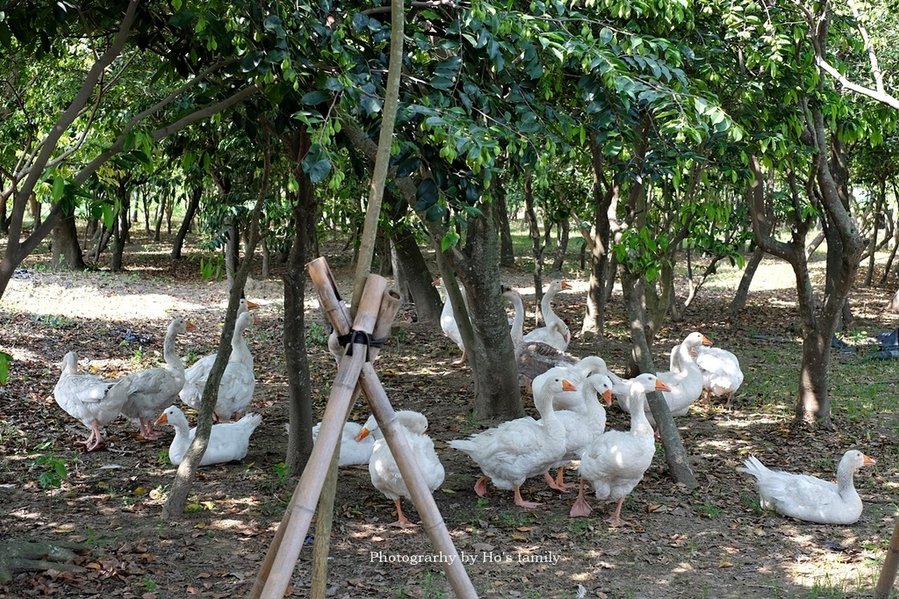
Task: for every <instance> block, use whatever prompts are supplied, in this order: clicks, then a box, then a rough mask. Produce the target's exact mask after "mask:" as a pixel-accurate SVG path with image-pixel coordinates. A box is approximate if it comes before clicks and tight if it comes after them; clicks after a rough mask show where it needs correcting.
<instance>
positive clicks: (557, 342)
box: [524, 279, 571, 351]
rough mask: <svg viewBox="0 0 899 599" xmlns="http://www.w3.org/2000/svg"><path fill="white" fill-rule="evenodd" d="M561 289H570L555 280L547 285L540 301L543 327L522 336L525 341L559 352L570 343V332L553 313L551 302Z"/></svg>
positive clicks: (564, 281)
mask: <svg viewBox="0 0 899 599" xmlns="http://www.w3.org/2000/svg"><path fill="white" fill-rule="evenodd" d="M561 289H571V285H569V284H568V281H566V280H564V279H563V280H561V281H560V280H558V279H557V280H555V281H552V282H551V283H550V284H549V288H548V289H547V290H546V293H544V294H543V298H542V299H541V300H540V311H541V312H542V313H543V323H544V326H542V327H538V328H536V329H534V330H533V331H531V332H529V333H528V334H527V335H525V336H524V340H525V341H540V342H543V343H546V344H547V345H551V346H553V347H554V348H556V349H557V350H559V351H565V350H566V349H567V348H568V344H569V343H570V342H571V330H570V329H569V328H568V325H567V324H565V321H564V320H562V319H561V318H560V317H559V315H558V314H556V313H555V312H554V311H553V307H552V302H553V299H555V297H556V294H557V293H558V292H559V290H561Z"/></svg>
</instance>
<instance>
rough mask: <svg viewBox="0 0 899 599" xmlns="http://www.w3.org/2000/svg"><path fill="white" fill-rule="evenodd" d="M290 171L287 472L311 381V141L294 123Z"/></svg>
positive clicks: (308, 439)
mask: <svg viewBox="0 0 899 599" xmlns="http://www.w3.org/2000/svg"><path fill="white" fill-rule="evenodd" d="M284 143H285V146H286V147H287V154H288V157H289V159H290V162H291V165H292V168H293V175H294V178H295V179H296V181H297V182H298V183H299V188H298V189H297V191H296V193H295V194H294V198H293V202H294V204H293V224H294V238H293V243H292V245H291V247H290V254H289V256H288V259H287V268H286V270H285V271H284V275H283V279H284V361H285V366H286V370H287V385H288V394H289V398H290V403H289V409H288V412H289V416H290V433H289V435H288V440H287V455H286V456H285V458H284V461H285V462H286V463H287V468H288V472H290V473H291V475H293V476H298V475H299V474H300V473H301V472H302V471H303V468H304V467H305V465H306V461H307V460H308V459H309V455H310V454H311V453H312V426H313V425H314V424H315V423H314V422H313V416H312V382H311V380H310V378H309V360H308V358H307V356H306V335H305V330H306V324H305V315H304V312H305V311H304V303H305V300H306V292H305V289H306V263H307V262H309V260H310V259H311V258H312V257H313V256H311V255H310V247H311V242H312V239H313V237H315V223H316V221H317V218H318V204H317V200H316V197H315V189H314V187H313V185H312V181H310V180H309V175H307V174H306V172H305V171H304V170H303V164H302V162H303V159H304V158H305V157H306V153H307V152H308V151H309V148H310V146H311V145H312V140H311V139H310V138H309V133H308V131H307V130H306V129H304V128H300V129H297V130H296V131H294V132H293V133H290V134H289V135H288V136H287V137H286V139H285V140H284Z"/></svg>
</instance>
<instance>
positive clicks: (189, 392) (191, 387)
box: [178, 299, 257, 410]
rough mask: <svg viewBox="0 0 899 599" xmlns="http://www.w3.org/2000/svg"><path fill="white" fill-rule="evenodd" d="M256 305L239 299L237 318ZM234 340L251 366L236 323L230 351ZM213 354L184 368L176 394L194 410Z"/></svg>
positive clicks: (251, 355)
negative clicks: (182, 380) (181, 386)
mask: <svg viewBox="0 0 899 599" xmlns="http://www.w3.org/2000/svg"><path fill="white" fill-rule="evenodd" d="M256 307H257V305H256V304H254V303H253V302H250V301H247V300H246V299H241V300H240V304H239V305H238V306H237V318H240V316H241V314H244V313H245V312H247V310H252V309H253V308H256ZM235 323H236V321H235ZM235 342H237V343H239V344H240V345H242V349H245V350H246V353H245V354H243V355H244V359H247V358H248V359H249V365H250V368H252V367H253V354H251V353H250V350H249V348H248V347H247V343H246V341H245V340H244V338H243V335H242V334H241V332H240V331H238V329H237V325H236V324H235V326H234V333H233V335H232V336H231V348H232V349H231V351H232V352H233V351H234V347H235V345H234V344H235ZM215 356H216V355H215V354H209V355H206V356H203V357H202V358H200V359H199V360H197V361H196V362H194V363H193V364H192V365H191V366H190V367H189V368H186V369H185V370H184V387H183V388H182V389H181V391H180V392H178V396H179V397H180V398H181V401H183V402H184V403H185V404H186V405H188V406H190V407H192V408H193V409H195V410H197V409H199V408H200V400H201V399H202V398H203V388H204V387H205V386H206V379H208V378H209V372H210V371H211V370H212V365H213V364H215Z"/></svg>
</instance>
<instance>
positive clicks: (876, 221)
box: [865, 179, 887, 287]
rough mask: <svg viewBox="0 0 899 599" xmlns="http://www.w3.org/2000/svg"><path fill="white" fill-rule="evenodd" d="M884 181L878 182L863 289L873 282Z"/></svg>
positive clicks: (884, 188) (884, 193)
mask: <svg viewBox="0 0 899 599" xmlns="http://www.w3.org/2000/svg"><path fill="white" fill-rule="evenodd" d="M886 195H887V190H886V181H885V180H883V179H881V180H880V189H879V190H878V193H877V200H876V203H875V205H874V232H873V233H872V234H871V241H870V242H869V245H868V247H869V248H870V251H871V254H870V255H869V256H868V272H867V274H866V275H865V287H870V286H871V285H872V283H873V281H874V260H875V258H876V257H877V233H878V232H879V231H880V222H881V220H882V219H883V202H884V200H885V199H886Z"/></svg>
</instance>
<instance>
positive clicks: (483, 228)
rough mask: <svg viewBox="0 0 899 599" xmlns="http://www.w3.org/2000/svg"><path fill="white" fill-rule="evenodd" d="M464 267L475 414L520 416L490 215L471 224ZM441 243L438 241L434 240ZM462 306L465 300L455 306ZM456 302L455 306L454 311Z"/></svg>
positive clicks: (495, 235) (496, 241) (496, 238)
mask: <svg viewBox="0 0 899 599" xmlns="http://www.w3.org/2000/svg"><path fill="white" fill-rule="evenodd" d="M468 235H469V236H468V241H467V244H466V250H467V251H468V252H469V256H468V261H467V264H466V266H467V268H460V269H459V276H460V277H462V279H463V282H464V283H465V289H466V291H467V293H468V305H469V306H471V321H472V322H471V324H472V326H473V327H474V329H475V337H476V339H475V343H474V347H473V348H471V349H472V350H473V351H472V356H471V358H469V362H468V363H469V365H471V364H475V366H473V367H472V374H473V376H474V389H475V400H474V415H475V417H476V418H478V419H484V420H491V419H502V420H509V419H512V418H519V417H521V416H523V415H524V410H523V408H522V405H521V394H520V388H519V383H518V368H517V367H516V366H515V349H514V348H513V346H512V337H511V336H510V335H509V320H508V316H507V315H506V310H505V306H504V305H503V301H504V300H503V297H502V292H501V289H500V281H501V277H500V271H499V234H498V231H497V230H496V223H495V221H494V217H493V212H492V211H490V210H488V211H486V212H485V213H483V214H482V215H481V216H478V217H476V218H474V219H473V220H471V221H469V229H468ZM435 243H436V244H438V245H439V243H440V241H439V240H435ZM458 303H463V304H464V302H458ZM458 303H457V302H455V301H454V302H453V308H454V309H456V310H458V309H459V306H458Z"/></svg>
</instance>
